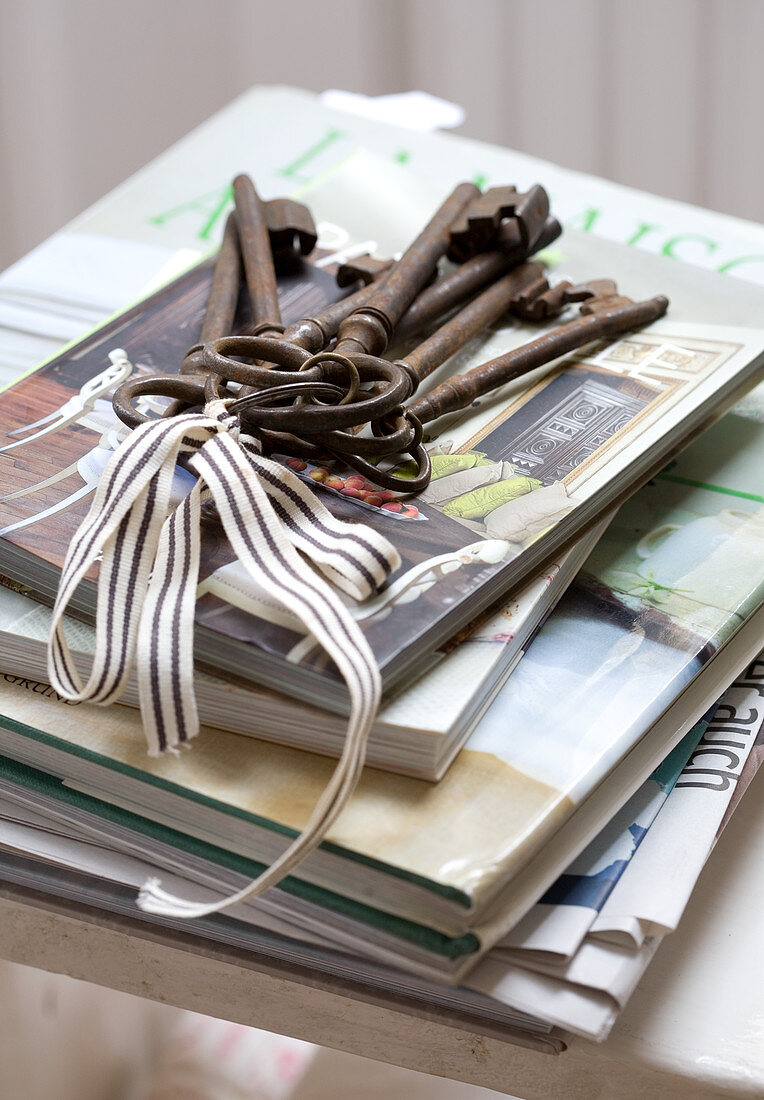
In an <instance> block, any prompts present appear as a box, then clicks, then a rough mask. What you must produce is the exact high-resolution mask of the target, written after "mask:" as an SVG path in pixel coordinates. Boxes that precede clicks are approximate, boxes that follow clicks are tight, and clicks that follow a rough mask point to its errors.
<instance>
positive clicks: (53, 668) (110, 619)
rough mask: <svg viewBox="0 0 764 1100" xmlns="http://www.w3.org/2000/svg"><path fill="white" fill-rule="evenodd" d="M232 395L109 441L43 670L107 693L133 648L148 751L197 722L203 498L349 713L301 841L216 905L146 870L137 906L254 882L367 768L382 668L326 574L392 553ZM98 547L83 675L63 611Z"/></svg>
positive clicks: (378, 579)
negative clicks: (179, 469)
mask: <svg viewBox="0 0 764 1100" xmlns="http://www.w3.org/2000/svg"><path fill="white" fill-rule="evenodd" d="M228 406H229V402H228V401H226V400H220V399H217V400H214V401H211V402H209V403H208V404H207V405H206V406H205V408H204V410H203V412H201V413H184V414H182V415H179V416H174V417H171V418H168V419H166V420H157V421H153V422H150V423H147V424H144V425H142V426H141V427H139V428H137V429H136V430H135V431H133V433H132V434H131V436H130V437H129V438H128V439H127V440H126V441H125V442H124V443H123V444H122V445H121V447H120V448H119V450H117V451H116V452H115V454H114V455H113V457H112V459H111V460H110V462H109V464H108V466H107V467H106V470H105V471H104V474H103V477H102V479H101V482H100V484H99V487H98V490H97V492H96V495H95V499H94V500H93V504H92V506H91V509H90V512H89V513H88V516H87V517H86V518H85V520H84V521H83V523H82V525H81V526H80V528H79V530H78V531H77V533H76V534H75V536H74V538H73V539H72V543H71V545H70V547H69V551H68V553H67V556H66V561H65V563H64V567H63V570H62V575H61V581H60V585H59V592H58V597H57V600H56V605H55V609H54V614H53V623H52V628H51V639H50V650H49V675H50V680H51V683H52V684H53V686H54V687H55V688H56V690H57V691H58V692H59V693H60V694H61V695H62V696H64V698H67V699H70V700H72V701H76V702H81V701H85V700H89V701H91V702H94V703H101V704H106V703H110V702H113V701H114V700H116V699H117V698H119V695H120V694H121V692H122V691H123V690H124V687H125V685H126V683H127V679H128V677H129V674H130V671H131V668H132V665H133V663H134V660H135V655H136V649H137V654H138V656H137V669H138V682H139V694H140V706H141V716H142V719H143V724H144V730H145V734H146V738H147V741H148V746H149V752H150V753H151V754H152V755H156V754H157V753H160V752H163V751H166V750H170V751H172V750H176V749H177V746H179V745H182V744H184V743H185V742H187V741H189V740H190V739H191V738H192V737H193V736H194V735H195V734H196V733H197V732H198V728H199V720H198V715H197V708H196V700H195V696H194V667H193V626H194V610H195V604H196V588H197V585H198V575H199V559H200V522H201V506H202V503H203V502H204V501H205V500H212V501H213V502H214V504H215V507H216V509H217V512H218V515H219V517H220V521H221V523H222V524H223V527H224V529H225V532H226V535H227V536H228V539H229V542H230V544H231V546H232V548H233V550H234V552H235V554H236V556H237V557H238V559H239V561H240V562H241V563H242V565H243V566H244V568H245V569H246V570H247V571H248V572H249V573H250V574H251V575H252V576H253V577H255V578H256V579H257V581H258V583H259V584H263V585H265V586H266V587H267V588H268V590H269V591H270V593H271V595H273V596H274V597H276V598H277V599H278V600H279V601H280V602H281V603H282V604H283V605H284V607H285V608H287V609H288V610H289V611H290V612H291V613H292V614H294V615H296V616H297V617H298V618H299V619H301V621H302V622H303V623H304V624H305V625H306V627H307V629H308V631H309V632H310V633H311V634H313V635H314V637H315V638H316V640H317V641H318V642H319V644H320V645H321V646H322V647H323V648H324V650H325V651H326V652H327V654H328V655H329V656H330V657H331V658H332V660H333V661H334V663H335V664H336V666H337V668H338V669H339V671H340V673H341V675H342V676H343V678H344V680H345V682H346V684H347V687H348V692H349V697H350V714H349V719H348V729H347V735H346V739H345V744H344V748H343V753H342V756H341V758H340V760H339V762H338V764H337V767H336V769H335V771H334V773H333V775H332V778H331V780H330V781H329V783H328V784H327V787H326V789H325V791H324V792H323V794H322V796H321V798H320V799H319V801H318V803H317V805H316V807H315V809H314V811H313V814H312V815H311V818H310V820H309V822H308V824H307V826H306V828H305V829H304V830H303V833H302V834H301V835H300V836H299V837H298V838H297V840H296V841H294V843H293V844H291V845H290V846H289V847H288V848H287V850H286V851H285V852H284V853H283V854H282V856H281V857H279V859H277V860H276V861H275V863H274V864H273V865H272V866H271V867H269V868H268V870H266V871H265V872H264V873H263V874H262V875H261V876H260V877H259V878H258V879H256V880H255V881H254V882H253V883H251V884H250V885H249V886H248V887H246V888H245V889H244V890H243V891H239V892H238V893H237V894H235V895H234V896H233V897H231V898H226V899H222V900H221V901H219V902H215V903H212V904H210V905H197V904H195V903H189V902H185V901H183V900H182V899H178V898H173V897H171V896H170V895H167V894H165V893H164V891H162V889H161V887H160V885H159V884H158V882H157V881H156V880H151V881H150V882H148V883H147V884H146V885H145V886H144V888H143V890H142V891H141V893H140V895H139V904H140V905H141V906H142V907H143V908H144V909H146V910H147V911H150V912H156V913H164V914H167V915H172V916H202V915H205V914H208V913H212V912H217V911H219V910H220V909H223V908H226V907H227V906H228V905H231V904H234V903H235V902H238V901H242V900H244V898H246V897H252V896H254V895H256V894H259V893H262V892H263V891H264V890H265V889H267V888H268V887H269V886H271V885H273V884H274V883H276V882H278V881H279V880H280V879H281V878H283V877H284V875H286V874H288V873H289V871H291V870H292V869H293V868H294V867H295V866H296V865H297V864H298V863H299V862H300V861H301V860H302V859H304V857H305V856H306V855H307V854H308V852H309V851H312V850H313V848H315V847H316V846H317V845H318V844H319V843H320V842H321V839H322V838H323V836H324V835H325V833H326V830H327V829H328V828H329V827H330V825H331V824H332V822H333V821H334V820H335V819H336V817H337V816H338V814H339V813H340V811H341V810H342V807H343V806H344V805H345V803H346V801H347V799H348V798H349V797H350V795H351V794H352V791H353V789H354V788H355V785H356V783H357V781H358V777H359V775H360V772H361V769H362V767H363V762H364V758H365V752H366V742H367V739H368V735H369V731H370V729H371V726H372V723H373V721H374V717H375V715H376V713H377V710H378V708H379V703H380V698H381V681H380V675H379V670H378V668H377V665H376V661H375V659H374V655H373V653H372V652H371V650H370V648H369V646H368V643H367V642H366V639H365V637H364V635H363V633H362V632H361V630H360V628H359V626H358V625H357V623H356V621H355V620H354V618H353V616H352V615H351V613H350V611H349V610H348V609H347V608H346V606H345V605H344V603H343V601H342V599H341V598H340V596H339V595H338V593H337V592H336V591H335V587H336V588H339V589H341V590H342V591H344V592H345V593H348V594H349V595H351V596H353V597H355V598H356V599H364V598H366V597H367V596H370V595H372V594H373V593H374V592H376V590H377V588H378V587H379V585H380V584H381V583H382V582H383V581H384V580H385V579H386V577H387V576H388V575H389V573H390V572H391V571H392V570H393V569H395V568H396V567H397V566H398V564H399V562H400V559H399V556H398V554H397V551H396V550H395V548H394V547H393V546H392V545H391V544H390V543H389V542H388V541H387V540H386V539H385V538H383V537H382V536H380V535H378V534H377V533H376V532H375V531H373V530H371V529H370V528H368V527H366V526H364V525H360V524H358V525H356V524H347V523H343V522H341V521H340V520H337V519H336V518H335V517H334V516H333V515H332V514H331V513H330V512H329V510H328V509H327V508H326V507H325V506H324V505H323V504H322V503H321V502H320V501H319V500H318V499H317V498H316V497H315V495H314V494H313V493H312V492H311V491H310V490H309V489H308V488H307V486H305V485H304V484H303V482H302V481H300V479H299V478H298V477H296V476H295V475H294V474H293V473H292V472H291V471H289V470H286V469H285V468H284V467H282V466H281V465H280V464H278V463H277V462H274V461H273V460H271V459H267V458H264V457H263V456H262V455H261V454H260V453H259V448H258V446H257V443H256V442H255V440H254V439H252V438H251V437H249V436H247V435H245V434H244V433H242V432H241V429H240V426H239V421H238V419H237V417H235V416H233V415H232V412H231V410H230V409H229V407H228ZM180 454H186V455H188V456H189V457H188V462H187V465H188V466H189V467H190V468H191V469H192V470H193V472H194V473H195V474H196V475H197V477H198V480H197V482H196V484H195V486H194V487H193V489H192V490H191V492H189V493H186V494H185V495H184V496H183V498H182V499H181V500H180V502H179V503H178V504H177V506H176V507H174V508H172V507H171V498H172V488H173V485H172V483H173V475H174V472H175V464H176V461H177V459H178V457H179V455H180ZM99 554H101V555H102V562H101V566H100V573H99V578H98V602H97V610H96V652H95V656H94V659H93V666H92V669H91V672H90V675H89V677H88V680H87V683H85V684H83V683H82V680H81V678H80V676H79V673H78V671H77V668H76V667H75V665H74V661H73V659H72V656H71V653H70V651H69V648H68V646H67V643H66V638H65V635H64V628H63V615H64V612H65V610H66V608H67V606H68V604H69V603H70V601H71V599H72V597H73V595H74V592H75V590H76V588H77V585H78V584H79V583H80V581H81V580H82V579H83V577H84V576H85V575H86V573H87V572H88V570H89V569H90V568H91V566H92V565H93V564H94V562H95V561H96V559H97V558H98V556H99ZM302 555H305V557H303V556H302ZM306 558H307V560H306ZM314 565H315V567H316V568H315V569H314V568H313V566H314ZM328 581H331V582H332V583H331V584H330V583H328Z"/></svg>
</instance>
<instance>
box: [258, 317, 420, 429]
mask: <svg viewBox="0 0 764 1100" xmlns="http://www.w3.org/2000/svg"><path fill="white" fill-rule="evenodd" d="M237 339H238V338H237ZM263 342H265V341H263ZM276 343H278V341H276ZM303 354H304V355H305V356H306V359H308V358H310V356H309V355H307V353H303ZM331 359H334V360H335V361H336V357H334V356H329V357H328V359H327V361H326V362H324V363H317V364H315V365H314V366H313V367H310V368H309V370H307V371H305V372H302V377H301V381H302V380H305V381H322V382H329V383H331V384H335V378H334V377H333V375H334V374H335V372H334V371H332V370H331V364H330V362H329V360H331ZM353 364H354V366H355V368H356V369H357V371H358V374H359V377H360V381H361V382H366V381H370V382H379V381H381V382H384V383H386V385H385V387H384V389H383V391H382V392H381V393H371V394H369V396H364V397H363V398H361V399H360V400H357V401H354V402H352V403H351V404H347V405H321V404H317V405H309V404H303V403H299V404H295V405H291V406H288V407H286V408H285V407H281V408H268V409H266V408H264V407H260V408H258V410H257V415H256V417H255V419H256V422H257V424H258V426H259V427H261V428H265V429H268V430H272V431H276V432H289V433H291V434H293V435H298V436H303V435H306V434H307V435H311V436H312V435H315V434H316V433H318V432H327V431H336V430H341V429H344V428H358V427H361V426H362V425H363V424H366V423H368V422H370V421H374V420H378V419H380V418H381V417H384V416H386V415H387V414H388V413H390V412H392V411H393V409H396V408H398V407H399V406H400V404H401V402H402V401H403V400H405V398H406V397H407V396H408V394H409V393H410V392H411V381H410V379H409V378H408V376H407V375H406V374H405V372H404V371H402V370H401V369H400V368H399V367H396V366H395V365H394V364H393V363H389V362H387V360H384V359H377V358H376V357H375V356H373V355H354V356H353ZM327 365H329V367H330V369H329V371H328V372H326V367H327ZM337 366H338V368H340V369H342V364H341V363H339V362H337ZM314 370H316V371H321V374H322V377H321V378H320V379H318V378H310V379H306V378H305V375H307V374H308V373H312V372H313V371H314ZM325 372H326V373H325ZM263 373H264V374H266V375H268V374H270V379H269V380H268V382H267V383H265V385H264V387H263V388H269V386H270V385H273V383H274V382H275V381H276V380H280V379H283V378H284V376H283V374H280V373H279V372H277V371H271V372H269V371H264V372H263ZM337 373H339V372H337ZM327 375H328V376H327ZM285 381H286V384H288V385H294V384H295V383H296V379H295V378H294V376H293V375H291V376H287V379H286V380H285ZM341 381H342V379H340V382H341ZM344 392H345V391H344V390H343V393H344Z"/></svg>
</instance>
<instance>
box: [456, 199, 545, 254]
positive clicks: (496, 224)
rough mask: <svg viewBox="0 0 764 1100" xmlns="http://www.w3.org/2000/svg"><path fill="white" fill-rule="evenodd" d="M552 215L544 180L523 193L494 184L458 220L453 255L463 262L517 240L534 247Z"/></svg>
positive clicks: (528, 246)
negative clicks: (543, 183)
mask: <svg viewBox="0 0 764 1100" xmlns="http://www.w3.org/2000/svg"><path fill="white" fill-rule="evenodd" d="M548 216H549V196H548V195H547V193H546V191H545V190H544V188H543V187H542V186H541V185H540V184H538V183H537V184H534V185H533V187H531V189H530V190H529V191H526V192H525V193H523V194H520V193H519V192H518V191H517V190H516V189H515V188H514V187H491V188H489V189H488V191H485V192H484V193H483V194H482V195H480V196H478V197H477V198H475V199H474V200H473V202H471V203H470V204H469V206H467V207H466V209H465V210H464V211H463V212H462V213H461V215H460V216H459V217H458V218H457V219H456V220H455V221H454V224H453V226H452V227H451V246H450V249H449V259H453V260H455V261H456V262H462V261H463V260H465V259H469V257H470V256H474V255H475V254H476V253H478V252H484V251H486V250H488V249H492V248H496V247H506V246H507V245H511V244H512V243H513V242H516V241H519V243H521V244H522V245H524V246H525V247H526V248H531V247H532V246H533V244H534V243H535V241H537V240H538V238H539V236H540V235H541V233H542V232H543V230H544V225H545V223H546V220H547V218H548ZM500 238H501V239H500Z"/></svg>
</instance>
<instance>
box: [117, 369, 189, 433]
mask: <svg viewBox="0 0 764 1100" xmlns="http://www.w3.org/2000/svg"><path fill="white" fill-rule="evenodd" d="M147 395H151V396H152V397H170V398H174V399H175V400H176V401H178V400H179V401H182V402H183V404H184V405H186V406H194V405H201V406H203V405H204V404H205V403H206V398H205V392H204V379H203V378H200V377H198V376H196V377H194V376H193V375H185V376H181V375H178V374H160V375H152V376H151V377H149V378H128V380H127V381H126V382H123V383H122V385H121V386H120V387H119V388H118V389H117V390H116V391H115V393H114V398H113V400H112V404H113V406H114V412H115V413H116V414H117V416H118V417H119V419H120V420H121V421H122V423H123V424H127V426H128V428H137V427H139V426H140V425H141V424H148V423H150V422H151V421H152V420H154V419H156V418H155V417H151V416H146V414H145V413H139V412H138V411H137V409H135V408H133V401H134V399H135V398H136V397H145V396H147Z"/></svg>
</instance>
